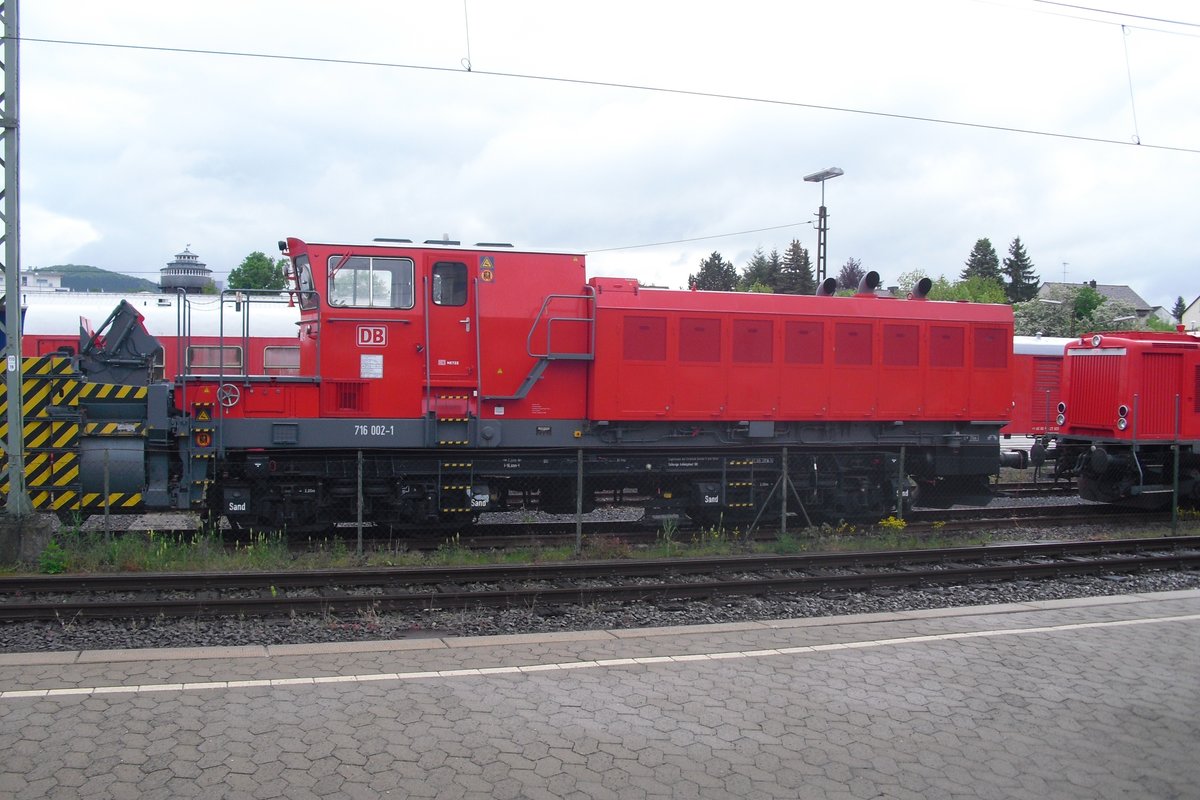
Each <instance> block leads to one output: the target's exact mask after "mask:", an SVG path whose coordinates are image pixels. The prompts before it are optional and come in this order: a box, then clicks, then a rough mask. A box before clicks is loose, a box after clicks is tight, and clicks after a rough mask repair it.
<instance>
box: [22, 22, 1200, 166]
mask: <svg viewBox="0 0 1200 800" xmlns="http://www.w3.org/2000/svg"><path fill="white" fill-rule="evenodd" d="M21 41H22V42H28V43H37V44H55V45H66V46H73V47H100V48H113V49H119V50H142V51H147V52H159V53H184V54H189V55H205V56H224V57H228V58H254V59H264V60H274V61H297V62H304V63H312V64H338V65H342V66H355V67H376V68H381V69H408V70H420V71H426V72H450V73H462V72H469V73H470V74H471V75H484V76H487V77H492V78H505V79H512V80H526V81H543V82H547V83H562V84H570V85H575V86H592V87H598V88H606V89H627V90H631V91H639V92H653V93H656V94H672V95H680V96H684V97H701V98H707V99H712V100H730V101H736V102H744V103H760V104H763V105H773V106H782V107H786V108H804V109H811V110H815V111H831V112H836V113H842V114H857V115H861V116H869V117H879V118H883V119H895V120H902V121H907V122H924V123H928V124H935V125H951V126H956V127H962V128H972V129H975V130H987V131H996V132H1000V133H1014V134H1021V135H1026V136H1042V137H1049V138H1054V139H1066V140H1070V141H1077V142H1091V143H1094V144H1107V145H1119V146H1123V147H1131V146H1133V147H1141V148H1146V149H1152V150H1165V151H1170V152H1177V153H1195V154H1197V155H1200V148H1194V147H1182V146H1173V145H1164V144H1147V143H1145V142H1142V141H1136V142H1130V141H1126V140H1122V139H1110V138H1107V137H1103V136H1084V135H1082V134H1075V133H1063V132H1061V131H1049V130H1038V129H1035V128H1021V127H1016V126H1011V125H995V124H989V123H983V122H969V121H965V120H954V119H948V118H944V117H930V116H923V115H919V114H901V113H897V112H890V111H874V110H870V109H863V108H851V107H849V106H833V105H826V104H821V103H805V102H801V101H797V100H781V99H778V98H768V97H754V96H752V95H740V94H728V93H724V92H710V91H703V90H699V89H680V88H675V87H666V86H653V85H650V84H638V83H624V82H616V81H603V80H594V79H588V78H572V77H566V76H561V75H536V74H532V73H520V72H503V71H497V70H478V69H465V70H464V69H463V68H459V67H439V66H434V65H430V64H402V63H398V62H391V61H368V60H361V59H348V58H331V57H325V56H298V55H288V54H282V53H252V52H248V51H238V50H212V49H206V48H193V47H164V46H160V45H143V44H119V43H116V42H88V41H82V40H71V39H48V38H36V37H21Z"/></svg>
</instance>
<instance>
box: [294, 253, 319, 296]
mask: <svg viewBox="0 0 1200 800" xmlns="http://www.w3.org/2000/svg"><path fill="white" fill-rule="evenodd" d="M296 274H297V275H298V276H299V278H300V307H301V308H303V309H312V308H316V307H317V293H316V291H315V287H314V286H313V276H312V265H311V264H309V263H308V256H297V257H296Z"/></svg>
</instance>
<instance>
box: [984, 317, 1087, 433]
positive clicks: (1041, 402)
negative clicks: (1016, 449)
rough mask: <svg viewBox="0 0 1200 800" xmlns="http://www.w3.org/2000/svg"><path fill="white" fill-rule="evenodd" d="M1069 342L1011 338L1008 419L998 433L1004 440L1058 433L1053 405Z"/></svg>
mask: <svg viewBox="0 0 1200 800" xmlns="http://www.w3.org/2000/svg"><path fill="white" fill-rule="evenodd" d="M1074 341H1076V340H1075V339H1071V338H1062V337H1052V336H1014V337H1013V361H1012V380H1013V409H1012V419H1011V420H1010V421H1009V423H1008V424H1007V425H1005V426H1004V427H1003V428H1002V429H1001V433H1003V434H1004V436H1005V437H1012V436H1026V437H1032V438H1041V437H1045V436H1048V435H1049V436H1052V435H1054V434H1055V433H1057V432H1058V423H1057V422H1056V421H1055V418H1056V417H1057V415H1058V411H1057V408H1056V407H1057V405H1058V400H1059V391H1060V389H1059V387H1060V385H1061V383H1062V365H1063V353H1064V352H1065V351H1066V347H1067V345H1068V344H1069V343H1071V342H1074Z"/></svg>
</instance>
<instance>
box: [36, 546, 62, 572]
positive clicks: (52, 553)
mask: <svg viewBox="0 0 1200 800" xmlns="http://www.w3.org/2000/svg"><path fill="white" fill-rule="evenodd" d="M38 568H39V569H40V570H41V571H42V572H44V573H45V574H47V575H58V574H59V573H61V572H63V571H65V570H66V568H67V551H66V550H64V549H63V547H62V545H60V544H59V543H58V541H57V540H56V539H51V540H50V541H48V542H46V547H45V548H44V549H43V550H42V554H41V555H40V556H38Z"/></svg>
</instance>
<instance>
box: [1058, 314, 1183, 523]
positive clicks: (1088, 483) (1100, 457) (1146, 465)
mask: <svg viewBox="0 0 1200 800" xmlns="http://www.w3.org/2000/svg"><path fill="white" fill-rule="evenodd" d="M1057 411H1058V414H1057V422H1058V424H1059V428H1060V431H1059V449H1060V451H1061V452H1060V455H1059V457H1058V466H1059V472H1060V474H1063V475H1066V476H1068V477H1075V478H1077V480H1078V485H1079V491H1080V496H1081V497H1083V498H1085V499H1089V500H1098V501H1101V502H1107V503H1124V504H1131V505H1139V506H1143V507H1147V508H1151V507H1161V506H1164V505H1167V504H1168V503H1169V502H1170V500H1171V497H1172V495H1173V483H1174V474H1175V458H1176V454H1175V448H1176V446H1178V448H1179V463H1180V481H1179V488H1180V498H1181V501H1182V502H1186V503H1188V504H1191V505H1195V503H1196V502H1197V500H1200V340H1197V339H1196V337H1194V336H1192V335H1189V334H1186V333H1183V332H1177V333H1150V332H1144V331H1137V332H1122V333H1098V334H1093V335H1090V336H1084V337H1082V338H1080V339H1077V340H1075V341H1073V342H1072V343H1071V344H1070V345H1068V346H1067V349H1066V358H1065V361H1064V368H1063V385H1062V392H1061V400H1060V402H1059V404H1058V406H1057Z"/></svg>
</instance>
